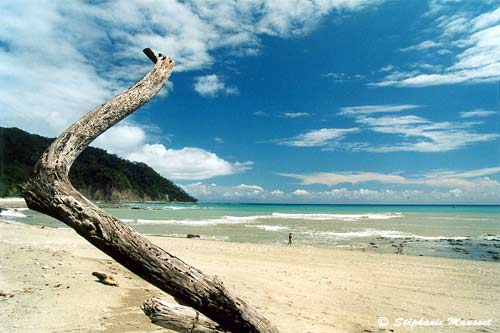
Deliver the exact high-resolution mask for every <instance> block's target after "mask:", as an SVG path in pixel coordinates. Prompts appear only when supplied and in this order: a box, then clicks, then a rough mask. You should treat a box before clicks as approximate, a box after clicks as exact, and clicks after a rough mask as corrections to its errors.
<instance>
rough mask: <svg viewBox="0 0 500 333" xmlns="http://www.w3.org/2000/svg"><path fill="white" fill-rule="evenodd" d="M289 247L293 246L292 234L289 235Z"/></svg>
mask: <svg viewBox="0 0 500 333" xmlns="http://www.w3.org/2000/svg"><path fill="white" fill-rule="evenodd" d="M288 246H292V233H291V232H289V233H288Z"/></svg>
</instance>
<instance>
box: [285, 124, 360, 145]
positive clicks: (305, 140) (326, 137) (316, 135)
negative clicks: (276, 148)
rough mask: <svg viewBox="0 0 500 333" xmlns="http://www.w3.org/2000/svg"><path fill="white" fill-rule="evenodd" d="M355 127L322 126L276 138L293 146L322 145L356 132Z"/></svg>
mask: <svg viewBox="0 0 500 333" xmlns="http://www.w3.org/2000/svg"><path fill="white" fill-rule="evenodd" d="M357 131H358V129H357V128H322V129H319V130H312V131H309V132H307V133H302V134H299V135H297V136H294V137H292V138H288V139H281V140H276V142H277V143H278V144H280V145H285V146H295V147H322V146H327V145H333V144H335V143H336V142H337V141H340V140H342V139H343V138H344V137H345V136H346V135H347V134H349V133H354V132H357Z"/></svg>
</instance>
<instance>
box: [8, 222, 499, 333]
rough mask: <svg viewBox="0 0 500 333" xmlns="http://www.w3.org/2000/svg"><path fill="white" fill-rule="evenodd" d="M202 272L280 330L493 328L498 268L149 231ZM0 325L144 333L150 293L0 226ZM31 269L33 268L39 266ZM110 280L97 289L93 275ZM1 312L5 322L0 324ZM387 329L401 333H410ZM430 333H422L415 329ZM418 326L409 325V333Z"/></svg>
mask: <svg viewBox="0 0 500 333" xmlns="http://www.w3.org/2000/svg"><path fill="white" fill-rule="evenodd" d="M147 238H149V239H151V240H152V241H153V242H154V243H156V244H158V245H160V246H161V247H163V248H164V249H165V250H167V251H169V252H171V253H173V254H174V255H176V256H178V257H179V258H181V259H182V260H184V261H186V262H188V263H190V264H192V265H193V266H195V267H197V268H199V269H201V270H202V271H203V272H205V273H206V274H210V275H218V276H219V277H220V278H221V279H222V281H224V284H225V285H226V286H227V287H228V288H229V289H230V290H232V291H233V292H234V293H235V294H236V295H238V296H239V297H242V298H243V299H245V300H246V301H248V302H249V303H250V304H252V305H253V306H254V307H256V309H257V310H258V311H260V312H262V313H263V314H264V315H265V316H266V317H268V318H269V319H270V320H271V321H272V322H274V323H275V324H276V325H277V326H278V328H279V329H280V330H281V331H282V332H297V333H302V332H314V333H328V332H345V331H363V330H367V332H378V330H379V329H382V327H379V326H378V324H377V319H378V317H387V318H389V320H390V321H391V323H392V322H393V321H395V319H396V318H400V317H402V318H414V319H416V320H419V319H420V318H427V319H429V320H431V319H442V320H445V321H446V319H447V318H449V317H460V318H466V319H474V320H488V319H492V321H493V322H492V324H491V326H487V327H486V326H485V327H475V328H470V327H450V328H449V329H448V331H450V332H451V331H453V332H456V331H464V332H465V331H467V332H471V331H477V329H485V330H486V331H491V332H493V331H495V330H498V329H500V325H499V322H498V319H499V318H498V314H497V309H498V308H499V307H500V300H499V299H498V297H497V295H498V294H500V265H498V263H493V262H481V261H471V260H460V259H448V258H435V257H418V256H398V255H394V254H384V253H374V252H361V251H351V250H343V249H335V248H328V249H326V248H313V247H291V248H288V247H286V246H279V245H267V244H251V243H231V242H220V241H216V240H210V241H200V240H197V239H180V238H166V237H155V236H147ZM0 249H1V250H2V251H1V252H2V253H3V254H4V255H2V258H1V262H0V266H1V271H2V274H0V290H1V291H3V292H4V293H7V294H9V293H13V296H12V297H0V302H2V307H3V308H4V309H5V311H3V315H2V314H0V330H1V331H8V332H27V331H30V330H29V327H36V328H37V329H38V330H39V331H42V332H49V331H62V330H76V329H77V328H78V329H81V330H85V331H97V330H105V331H107V332H151V331H153V332H154V331H157V330H161V328H159V327H157V326H156V325H153V324H150V323H149V320H148V318H147V317H146V316H145V315H144V314H143V313H142V311H141V310H140V305H141V304H142V302H143V301H144V300H145V299H146V298H148V297H150V296H154V295H160V296H159V297H161V298H164V299H169V297H167V296H165V295H163V294H162V293H161V291H159V290H158V289H157V288H155V287H153V286H151V285H149V284H147V283H146V282H144V281H142V280H141V279H139V278H138V277H136V276H135V275H134V274H132V273H130V272H128V271H127V270H125V269H124V268H122V267H121V266H120V265H119V264H117V263H116V262H114V260H112V259H110V258H109V257H107V256H106V255H104V254H103V253H101V252H100V251H98V250H97V249H95V248H94V247H93V246H92V245H90V244H89V243H87V242H86V241H85V240H84V239H83V238H81V237H79V236H78V235H77V234H76V233H75V232H74V231H73V230H71V229H69V228H68V229H66V228H42V227H41V226H32V225H14V224H10V223H0ZM36 263H38V264H36ZM95 270H97V271H102V272H105V273H112V274H114V275H115V277H116V278H117V280H118V281H119V283H120V287H110V286H105V285H102V284H99V283H97V282H96V281H95V278H94V277H93V276H91V272H92V271H95ZM2 316H4V318H1V317H2ZM386 328H387V329H394V330H395V331H396V332H407V331H409V330H410V328H409V327H395V326H393V325H390V326H388V327H386ZM416 329H417V331H421V332H428V331H433V330H429V327H421V328H419V327H417V328H416ZM413 330H415V328H414V329H413Z"/></svg>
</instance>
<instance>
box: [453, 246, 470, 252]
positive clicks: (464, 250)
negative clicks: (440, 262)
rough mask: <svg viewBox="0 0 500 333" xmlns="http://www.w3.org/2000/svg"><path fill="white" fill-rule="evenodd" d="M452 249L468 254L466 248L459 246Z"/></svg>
mask: <svg viewBox="0 0 500 333" xmlns="http://www.w3.org/2000/svg"><path fill="white" fill-rule="evenodd" d="M453 251H455V252H458V253H462V254H469V251H467V250H466V249H462V248H460V247H455V248H453Z"/></svg>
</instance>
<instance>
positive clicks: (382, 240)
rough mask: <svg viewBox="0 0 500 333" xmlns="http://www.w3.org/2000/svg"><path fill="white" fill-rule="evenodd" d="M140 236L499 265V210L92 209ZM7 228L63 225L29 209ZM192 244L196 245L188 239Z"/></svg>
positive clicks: (10, 213) (9, 214) (12, 215)
mask: <svg viewBox="0 0 500 333" xmlns="http://www.w3.org/2000/svg"><path fill="white" fill-rule="evenodd" d="M97 204H98V205H99V206H101V207H102V208H103V209H105V210H106V211H107V212H109V213H111V214H112V215H114V216H116V217H118V218H119V219H121V220H122V221H123V222H124V223H126V224H128V225H129V226H131V227H133V228H135V229H136V230H137V231H139V232H141V233H143V234H150V235H159V236H167V237H183V238H185V237H186V235H187V234H193V235H199V236H200V239H208V240H219V241H228V242H250V243H266V244H276V245H282V246H286V244H287V242H288V233H290V232H291V233H292V235H293V243H292V246H313V247H314V246H317V247H339V248H345V249H352V250H359V251H370V252H394V253H398V254H402V255H423V256H437V257H450V258H461V259H472V260H485V261H500V258H499V253H500V206H433V205H425V206H424V205H409V206H403V205H284V204H203V203H201V204H165V203H116V204H110V203H97ZM0 217H1V218H3V219H6V220H8V221H9V222H11V223H26V224H43V225H46V226H51V227H65V225H64V224H63V223H61V222H59V221H57V220H55V219H52V218H50V217H48V216H46V215H43V214H40V213H38V212H35V211H31V210H28V209H22V208H21V209H17V210H13V209H11V210H6V211H2V212H1V213H0ZM193 241H195V240H193Z"/></svg>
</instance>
